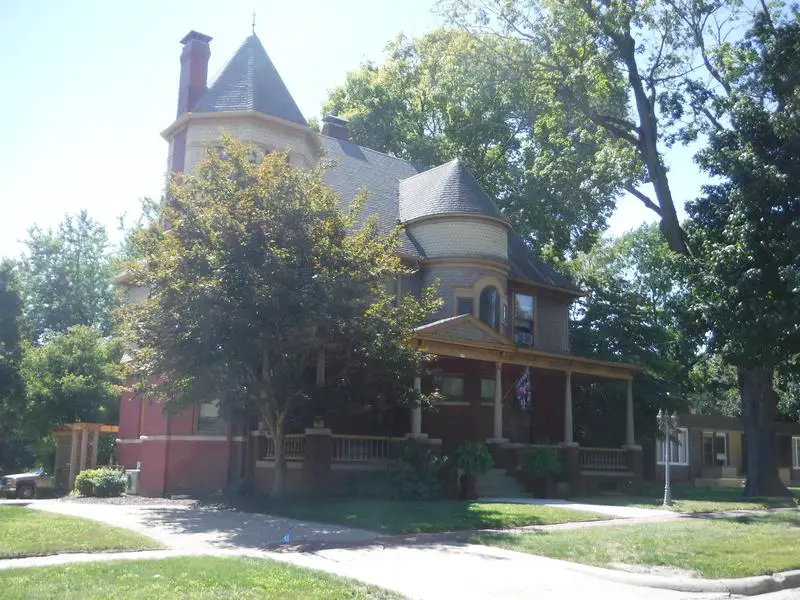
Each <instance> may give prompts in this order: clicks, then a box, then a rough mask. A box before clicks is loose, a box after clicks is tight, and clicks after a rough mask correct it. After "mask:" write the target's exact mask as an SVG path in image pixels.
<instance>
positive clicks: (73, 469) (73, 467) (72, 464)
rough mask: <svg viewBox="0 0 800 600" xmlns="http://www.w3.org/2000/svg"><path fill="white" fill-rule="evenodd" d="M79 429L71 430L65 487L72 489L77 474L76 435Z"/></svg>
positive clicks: (77, 444) (77, 443)
mask: <svg viewBox="0 0 800 600" xmlns="http://www.w3.org/2000/svg"><path fill="white" fill-rule="evenodd" d="M79 433H80V431H79V430H77V429H73V430H72V445H71V446H70V450H69V481H68V482H67V487H68V488H69V489H72V484H73V482H74V481H75V476H76V475H77V474H78V446H79V442H78V435H79Z"/></svg>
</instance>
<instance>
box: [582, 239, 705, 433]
mask: <svg viewBox="0 0 800 600" xmlns="http://www.w3.org/2000/svg"><path fill="white" fill-rule="evenodd" d="M679 260H680V258H679V257H678V256H677V255H676V254H675V253H674V252H672V251H671V250H670V249H669V247H668V246H667V244H666V241H665V240H664V238H663V236H662V235H661V233H660V232H659V231H658V228H657V227H656V226H642V227H640V228H638V229H635V230H632V231H630V232H628V233H626V234H624V235H622V236H620V237H619V238H616V239H604V240H602V241H601V242H600V243H599V244H598V245H597V246H596V247H595V248H593V249H592V250H591V251H590V252H588V253H581V254H579V255H578V256H576V258H575V259H573V260H572V261H571V262H570V263H569V270H570V271H571V272H572V275H573V277H574V278H575V280H576V282H577V283H578V284H579V285H580V287H581V288H582V289H583V290H584V291H585V292H586V294H585V296H584V297H582V298H581V299H579V300H578V301H577V302H576V304H575V305H574V307H573V313H572V322H571V328H570V329H571V341H570V346H571V348H572V350H573V351H574V352H576V353H578V354H581V355H585V356H594V357H597V358H601V359H606V360H621V361H628V362H633V363H635V364H639V365H641V366H642V367H643V372H642V373H641V375H639V376H637V378H636V380H635V385H636V389H635V394H636V398H637V402H636V405H635V410H636V415H635V416H636V420H637V422H638V423H639V426H638V430H639V431H640V435H642V436H643V437H648V436H652V435H655V431H654V428H655V420H654V419H653V415H654V414H655V413H656V411H658V409H659V408H663V407H666V408H670V409H680V410H683V409H684V408H686V406H687V399H686V397H687V390H688V385H689V368H690V365H691V364H692V362H693V361H694V360H696V359H695V354H696V340H694V339H693V338H691V337H690V336H688V335H687V333H686V331H687V328H686V326H685V320H686V314H687V313H686V306H687V300H688V298H687V292H688V290H687V288H686V285H683V284H681V282H680V280H676V278H675V271H676V270H677V269H678V267H677V265H676V261H679ZM574 396H575V399H576V401H575V406H576V425H577V426H578V427H579V429H582V430H583V433H584V436H585V440H586V441H587V442H588V443H590V444H594V445H602V444H609V443H616V441H617V440H619V438H620V436H621V435H623V431H622V430H621V428H622V426H623V424H624V422H625V417H624V407H625V386H622V385H616V384H611V383H608V382H591V383H587V382H576V385H575V392H574ZM598 422H603V423H614V424H618V425H619V427H618V429H619V430H615V428H614V426H610V427H604V428H602V429H598V428H592V426H591V425H592V423H598Z"/></svg>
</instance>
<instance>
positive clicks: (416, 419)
mask: <svg viewBox="0 0 800 600" xmlns="http://www.w3.org/2000/svg"><path fill="white" fill-rule="evenodd" d="M414 391H415V392H417V393H419V392H421V391H422V378H421V377H420V376H419V375H416V376H415V377H414ZM411 435H413V436H420V435H422V406H421V405H420V404H419V403H418V404H416V405H414V406H412V407H411Z"/></svg>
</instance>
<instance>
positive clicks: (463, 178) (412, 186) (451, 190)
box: [400, 159, 503, 222]
mask: <svg viewBox="0 0 800 600" xmlns="http://www.w3.org/2000/svg"><path fill="white" fill-rule="evenodd" d="M447 213H466V214H476V215H485V216H487V217H495V218H497V219H502V218H503V215H502V214H501V213H500V211H499V210H498V208H497V206H496V205H495V203H494V202H492V199H491V198H489V196H488V195H487V194H486V192H484V191H483V189H482V188H481V186H480V185H479V184H478V182H477V181H476V179H475V177H473V176H472V173H470V172H469V170H468V169H467V168H466V167H464V165H462V164H461V163H460V162H459V161H458V159H455V160H451V161H450V162H448V163H445V164H443V165H440V166H438V167H435V168H433V169H430V170H428V171H424V172H423V173H420V174H419V175H416V176H414V177H410V178H408V179H405V180H403V181H401V182H400V220H401V221H404V222H405V221H410V220H412V219H417V218H419V217H428V216H432V215H441V214H447Z"/></svg>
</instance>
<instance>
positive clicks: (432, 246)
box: [117, 31, 641, 495]
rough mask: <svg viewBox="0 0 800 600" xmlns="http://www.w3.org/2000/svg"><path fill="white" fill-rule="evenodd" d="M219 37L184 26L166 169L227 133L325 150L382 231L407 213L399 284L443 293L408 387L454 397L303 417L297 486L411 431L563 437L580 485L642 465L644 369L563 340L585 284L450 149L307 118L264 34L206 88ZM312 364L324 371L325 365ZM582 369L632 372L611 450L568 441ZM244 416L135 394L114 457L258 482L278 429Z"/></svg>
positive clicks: (302, 157)
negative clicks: (420, 154)
mask: <svg viewBox="0 0 800 600" xmlns="http://www.w3.org/2000/svg"><path fill="white" fill-rule="evenodd" d="M210 40H211V38H210V37H208V36H205V35H202V34H199V33H197V32H194V31H192V32H190V33H189V34H188V35H187V36H186V37H184V38H183V40H182V43H183V52H182V54H181V74H180V88H179V95H178V114H177V119H176V120H175V122H173V123H172V124H171V125H170V126H169V127H168V128H167V129H166V130H165V131H164V132H163V133H162V136H163V137H164V138H165V139H166V140H167V141H168V142H169V168H170V170H172V171H185V172H190V171H191V170H192V169H193V168H194V167H195V165H196V164H197V163H198V161H200V160H201V158H202V156H203V153H204V152H205V150H206V148H207V147H208V146H214V145H215V144H218V140H219V137H220V133H221V132H222V131H227V132H229V133H230V134H232V135H233V136H234V137H236V138H238V139H240V140H243V141H246V142H250V143H253V144H255V145H257V146H259V147H261V148H263V149H264V150H265V151H272V150H288V152H289V157H290V160H291V162H292V163H293V164H295V165H298V166H312V165H314V164H316V163H318V162H319V161H321V160H323V161H326V162H327V163H330V168H328V169H327V171H326V175H325V179H326V182H327V183H328V184H329V185H330V186H331V187H332V188H333V189H335V190H336V191H337V192H338V193H339V194H340V195H341V197H342V200H343V202H346V203H349V202H350V201H351V200H352V199H353V198H354V196H355V195H356V194H357V193H358V192H359V191H360V190H362V189H363V190H366V192H367V196H366V201H365V203H364V205H363V214H364V216H365V217H366V216H369V215H377V216H378V219H379V222H380V224H381V226H382V227H383V228H384V229H385V230H389V229H390V228H392V227H394V226H395V225H396V224H397V223H398V222H401V223H402V224H403V225H404V226H405V231H404V232H403V234H402V235H403V238H402V240H401V246H400V252H401V255H402V258H403V259H404V261H406V262H407V264H408V265H410V266H412V267H413V269H414V274H413V275H412V276H410V277H408V278H405V279H403V280H401V281H395V282H392V284H391V285H392V286H393V288H394V289H395V291H396V293H398V294H403V293H415V292H418V291H419V290H420V289H421V288H422V287H423V286H428V285H430V284H431V283H433V282H434V281H437V280H438V281H439V282H440V288H439V289H440V294H441V297H442V298H443V301H444V303H443V307H442V309H441V311H440V312H439V313H438V314H437V315H435V317H434V318H433V319H432V320H431V322H429V323H427V324H425V325H424V326H422V327H420V328H419V329H418V331H417V343H418V344H419V345H420V347H422V348H424V349H426V350H427V351H428V352H430V353H432V354H435V355H436V356H437V357H438V360H437V361H436V365H435V369H434V375H433V376H432V377H426V378H425V379H424V380H423V379H420V378H417V379H416V381H414V382H413V385H416V386H420V387H421V388H430V387H432V386H436V387H437V388H438V389H441V391H442V392H443V393H444V394H445V395H446V397H447V400H445V401H444V402H442V403H441V404H440V405H439V406H437V407H436V409H435V410H430V411H425V412H424V414H423V412H422V411H421V410H420V409H418V408H417V409H410V410H406V411H404V413H403V414H397V415H395V418H394V419H384V420H382V421H378V420H376V419H375V416H374V415H372V414H368V413H365V412H362V413H361V414H353V415H350V416H347V417H341V416H339V417H334V416H331V415H327V416H326V417H325V422H324V427H322V426H320V425H321V424H320V423H317V425H318V426H317V427H315V428H310V429H308V430H306V428H307V427H310V426H311V425H312V424H311V423H295V425H294V428H295V433H294V434H293V435H292V436H290V437H289V440H288V446H287V452H288V454H289V457H290V459H291V460H292V467H293V468H292V469H291V470H290V475H292V476H291V477H290V481H289V483H290V488H292V487H293V486H294V487H295V488H296V489H300V488H302V489H310V488H318V487H325V486H328V487H333V486H334V484H333V483H331V482H333V481H334V480H335V479H336V478H335V477H333V476H330V477H328V475H325V476H322V475H320V473H331V472H334V471H336V472H338V471H342V472H344V471H358V470H363V469H365V468H371V467H370V465H371V466H375V465H380V464H381V461H384V460H385V459H386V458H387V454H388V451H389V450H388V448H389V446H390V444H391V441H390V439H391V438H401V439H402V438H403V437H405V436H412V437H415V438H417V439H420V440H428V441H430V443H433V444H438V443H441V441H444V443H445V444H446V445H454V444H458V443H461V442H464V441H480V442H486V443H489V444H490V446H491V448H492V449H493V452H495V454H496V455H497V457H498V464H503V465H507V466H513V463H514V456H515V453H516V452H518V450H519V449H520V448H523V447H525V445H526V444H532V443H540V444H541V443H545V444H552V445H559V447H560V448H562V450H563V453H564V459H565V462H564V464H565V472H566V478H567V479H568V480H569V481H570V482H571V484H573V485H575V486H577V485H580V481H581V476H582V475H588V474H593V473H600V474H606V475H609V474H610V475H612V476H616V477H617V478H619V479H626V480H631V479H633V478H636V477H638V476H639V475H640V473H641V448H640V447H638V446H636V444H635V437H634V426H633V387H632V380H633V376H634V374H635V373H636V372H637V371H638V368H637V367H636V366H634V365H629V364H618V363H611V362H605V361H600V360H594V359H590V358H585V357H581V356H576V355H574V354H570V348H569V331H568V324H569V318H568V311H569V307H570V303H571V302H572V301H573V300H574V299H575V298H577V297H579V296H580V295H581V290H579V289H578V288H577V287H576V286H575V285H573V284H572V283H571V282H570V281H568V280H567V279H565V278H564V277H562V276H561V275H559V274H558V273H557V272H556V271H554V270H553V269H552V268H551V267H550V266H548V265H547V264H545V263H544V262H542V261H541V260H540V259H539V258H538V257H537V256H536V255H535V254H534V253H533V252H531V251H530V250H529V249H528V248H527V247H526V245H525V243H524V242H523V241H522V239H521V238H520V237H519V236H518V235H517V234H516V233H515V232H514V231H513V229H512V228H511V226H510V225H509V223H508V222H507V221H506V219H505V218H504V217H503V215H502V214H501V213H500V211H499V210H498V208H497V206H496V205H495V203H494V202H493V201H492V199H491V198H489V197H488V196H487V194H486V193H485V192H484V191H483V190H482V189H481V187H480V186H479V185H478V183H477V181H476V180H475V178H474V177H473V176H472V174H471V173H470V172H469V171H468V170H467V169H466V168H465V167H464V166H463V165H462V164H461V163H460V162H458V161H457V160H453V161H450V162H448V163H446V164H443V165H439V166H437V167H434V168H430V169H423V168H420V167H418V166H415V165H412V164H411V163H409V162H406V161H404V160H400V159H397V158H393V157H391V156H388V155H386V154H383V153H381V152H376V151H374V150H370V149H368V148H364V147H361V146H359V145H357V144H354V143H352V142H350V141H349V140H348V130H347V122H346V121H344V120H342V119H339V118H336V117H332V116H327V117H325V118H323V120H322V134H318V133H316V132H314V131H313V130H311V129H310V128H309V127H308V125H307V123H306V121H305V119H304V118H303V116H302V114H301V113H300V110H299V109H298V107H297V105H296V104H295V102H294V100H293V99H292V96H291V95H290V94H289V91H288V90H287V89H286V86H285V85H284V83H283V81H282V80H281V78H280V76H279V75H278V73H277V71H276V69H275V67H274V65H273V64H272V62H271V61H270V59H269V57H268V56H267V54H266V52H265V50H264V47H263V46H262V45H261V42H260V41H259V39H258V37H256V36H255V35H252V36H250V37H248V38H247V39H246V40H245V41H244V43H243V44H242V46H241V47H240V48H239V50H238V51H237V52H236V54H235V55H234V57H233V58H232V59H231V60H230V62H229V63H228V64H227V66H226V67H225V68H224V69H223V71H222V73H221V74H220V75H219V77H218V78H217V80H216V81H215V82H214V83H213V84H212V85H211V86H210V87H207V86H206V77H207V67H208V58H209V55H210V49H209V41H210ZM119 283H121V284H123V285H124V284H125V280H124V277H123V278H121V279H120V281H119ZM144 296H146V292H145V291H144V290H141V289H130V290H129V297H130V298H131V301H136V299H137V298H142V297H144ZM526 369H530V371H529V373H530V380H531V388H532V398H533V402H532V407H528V406H520V403H519V402H517V394H516V391H515V382H517V381H518V380H519V378H520V377H521V376H522V374H523V373H525V372H526ZM318 377H322V378H324V364H321V365H319V371H318ZM576 378H584V379H594V380H597V379H598V378H607V379H614V380H622V381H626V382H627V385H628V388H627V389H628V392H627V413H626V414H627V417H626V436H625V439H624V440H623V439H620V440H619V444H620V446H619V447H618V448H612V449H580V448H578V446H577V444H575V443H574V441H573V424H572V382H573V379H576ZM409 385H412V382H409ZM398 412H399V411H398ZM251 429H255V425H254V424H253V426H248V424H244V423H238V422H229V423H226V422H224V421H223V420H222V419H220V418H219V415H218V411H217V407H216V406H215V405H211V404H209V405H204V406H202V407H196V408H194V409H188V410H186V411H184V412H183V413H181V414H179V415H177V416H173V417H170V418H167V417H166V416H164V415H163V414H162V412H161V408H160V406H159V405H158V404H154V403H152V402H150V401H148V400H147V399H143V398H136V397H130V396H127V395H126V396H124V397H123V399H122V406H121V409H120V432H119V443H118V444H117V449H118V457H119V461H120V462H121V463H122V464H124V465H125V466H126V467H128V468H134V467H135V466H136V465H137V464H139V465H140V467H141V469H140V471H141V472H140V486H141V491H142V493H146V494H152V495H159V494H163V493H167V492H176V491H201V490H214V489H220V488H223V487H225V486H226V485H227V484H228V483H229V482H233V481H238V480H239V479H240V477H241V476H242V475H243V474H250V475H253V474H254V479H255V481H256V486H257V488H258V489H265V488H266V486H267V485H268V483H269V480H270V474H269V473H270V468H271V463H270V460H269V458H270V456H271V453H272V450H271V440H267V439H265V438H264V436H263V433H262V432H259V431H251ZM623 443H624V444H625V447H623ZM506 450H508V451H509V452H510V453H511V455H510V456H509V452H506V453H505V454H504V451H506ZM312 456H313V457H315V458H313V459H312V458H310V457H312ZM500 457H503V458H502V460H501V459H500ZM320 461H322V463H321V464H320ZM311 462H314V463H315V464H314V466H313V468H311ZM384 464H385V463H384ZM332 477H333V479H332ZM342 477H344V476H342ZM326 481H327V482H328V483H325V482H326Z"/></svg>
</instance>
